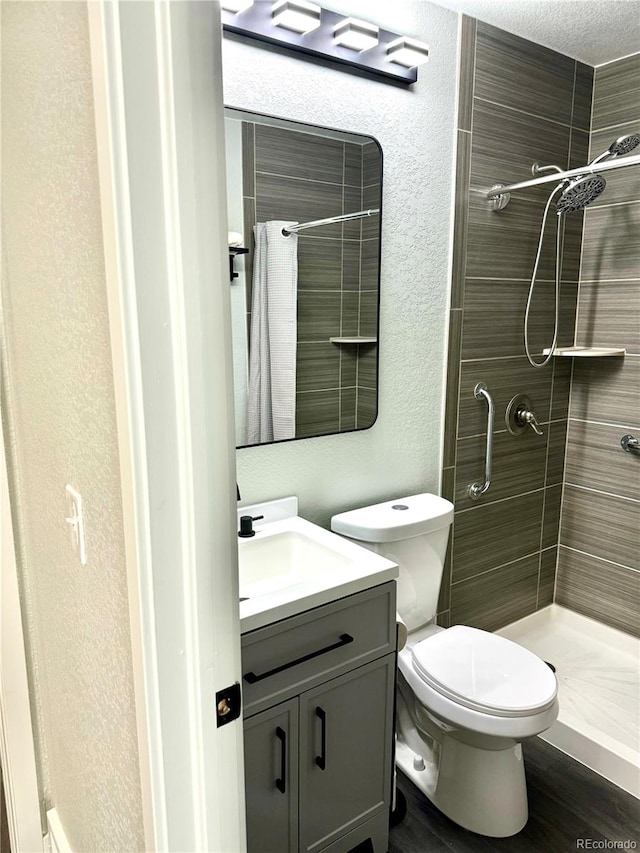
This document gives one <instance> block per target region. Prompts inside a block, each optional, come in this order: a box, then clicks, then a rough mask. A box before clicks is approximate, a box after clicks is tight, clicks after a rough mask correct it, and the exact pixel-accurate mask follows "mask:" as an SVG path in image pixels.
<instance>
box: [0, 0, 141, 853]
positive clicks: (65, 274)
mask: <svg viewBox="0 0 640 853" xmlns="http://www.w3.org/2000/svg"><path fill="white" fill-rule="evenodd" d="M0 12H1V15H2V141H1V145H2V149H1V154H2V188H1V189H2V229H3V233H2V237H3V253H2V254H3V257H2V303H3V305H2V307H3V313H4V330H3V331H4V342H3V347H2V353H3V371H2V378H3V386H4V387H3V394H2V402H3V425H4V428H5V430H6V431H7V443H8V446H9V460H8V463H9V473H10V479H11V484H12V489H13V491H14V495H15V497H16V501H15V507H16V508H17V509H15V515H16V526H17V530H16V533H17V537H18V551H19V555H18V556H19V561H20V569H21V573H22V595H23V600H24V607H25V615H26V624H27V631H28V642H29V646H30V658H31V661H30V664H31V665H30V676H31V682H32V684H31V687H32V691H33V694H34V705H35V708H36V719H37V728H38V733H37V734H38V740H39V744H38V746H39V763H40V768H39V770H40V784H41V793H42V798H43V805H44V807H45V808H49V807H50V806H55V807H56V808H57V810H58V812H59V814H60V818H61V820H62V823H63V825H64V827H65V830H66V832H67V834H68V836H69V840H70V842H71V844H72V846H73V848H74V849H76V850H82V851H106V850H118V851H125V850H136V849H141V848H142V847H143V827H142V813H141V792H140V774H139V764H138V749H137V738H136V719H135V706H134V693H133V677H132V661H131V644H130V631H129V616H128V602H127V586H126V574H125V559H124V541H123V527H122V506H121V496H120V477H119V467H118V450H117V436H116V424H115V411H114V394H113V379H112V372H111V353H110V345H109V329H108V317H107V303H106V292H105V280H104V268H103V254H102V242H101V222H100V206H99V189H98V175H97V163H96V141H95V130H94V120H93V102H92V88H91V69H90V54H89V34H88V22H87V8H86V4H85V3H76V2H53V1H52V0H48V2H29V0H27V2H24V0H20V2H11V0H9V2H7V0H3V2H2V3H1V4H0ZM67 482H69V483H71V484H73V485H74V486H75V487H76V488H78V489H79V490H80V492H81V493H82V495H83V497H84V501H85V513H86V535H87V555H88V565H87V566H85V567H81V566H80V563H79V561H78V559H77V557H76V556H75V555H74V553H73V552H72V550H71V547H70V542H69V535H68V529H67V526H66V524H65V522H64V516H65V500H64V487H65V483H67Z"/></svg>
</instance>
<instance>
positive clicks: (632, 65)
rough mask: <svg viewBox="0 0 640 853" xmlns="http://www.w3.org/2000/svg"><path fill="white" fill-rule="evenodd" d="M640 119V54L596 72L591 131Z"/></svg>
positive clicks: (597, 69) (601, 67)
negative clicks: (630, 117) (630, 119)
mask: <svg viewBox="0 0 640 853" xmlns="http://www.w3.org/2000/svg"><path fill="white" fill-rule="evenodd" d="M629 116H640V53H636V54H635V55H634V56H629V57H628V58H627V59H620V60H619V61H618V62H610V63H609V64H607V65H601V66H600V68H596V74H595V87H594V94H593V117H592V123H591V130H592V131H594V130H600V128H603V127H611V125H614V124H622V123H623V122H625V121H628V120H629Z"/></svg>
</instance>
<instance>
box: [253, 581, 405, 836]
mask: <svg viewBox="0 0 640 853" xmlns="http://www.w3.org/2000/svg"><path fill="white" fill-rule="evenodd" d="M346 638H348V639H346ZM395 649H396V626H395V583H394V582H393V581H392V582H390V583H386V584H382V585H380V586H378V587H374V588H373V589H369V590H366V591H364V592H360V593H356V594H354V595H351V596H348V597H346V598H343V599H340V600H339V601H335V602H332V603H331V604H327V605H323V606H322V607H317V608H315V609H313V610H309V611H306V612H305V613H302V614H299V615H298V616H294V617H291V618H290V619H284V620H282V621H281V622H278V623H275V624H274V625H269V626H267V627H266V628H260V629H257V630H256V631H252V632H249V633H248V634H246V635H244V636H243V638H242V669H243V674H244V675H243V691H244V708H245V721H244V732H245V787H246V802H247V844H248V850H249V853H320V851H325V853H347V851H350V850H352V849H353V848H355V847H357V846H358V845H359V844H361V843H362V842H364V841H366V840H367V839H371V842H372V845H373V851H374V853H386V850H387V842H388V820H389V808H390V798H391V778H392V747H393V704H394V686H395V671H396V655H395ZM265 706H268V707H265Z"/></svg>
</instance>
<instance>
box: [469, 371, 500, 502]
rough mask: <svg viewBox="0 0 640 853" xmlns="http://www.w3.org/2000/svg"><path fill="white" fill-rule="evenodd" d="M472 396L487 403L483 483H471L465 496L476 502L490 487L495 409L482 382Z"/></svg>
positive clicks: (491, 398)
mask: <svg viewBox="0 0 640 853" xmlns="http://www.w3.org/2000/svg"><path fill="white" fill-rule="evenodd" d="M473 395H474V397H475V398H476V400H482V399H483V398H484V399H485V400H486V401H487V407H488V412H487V450H486V453H485V459H484V483H471V485H470V486H469V488H468V489H467V494H468V495H469V497H470V498H471V500H472V501H477V500H478V498H479V497H480V496H481V495H484V494H485V492H487V491H488V489H489V486H490V485H491V457H492V456H493V422H494V421H495V416H496V407H495V404H494V402H493V397H492V396H491V394H490V392H489V389H488V388H487V386H486V385H485V384H484V382H478V384H477V385H476V387H475V388H474V389H473Z"/></svg>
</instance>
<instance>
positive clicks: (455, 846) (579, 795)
mask: <svg viewBox="0 0 640 853" xmlns="http://www.w3.org/2000/svg"><path fill="white" fill-rule="evenodd" d="M523 747H524V755H525V764H526V768H527V787H528V791H529V821H528V823H527V825H526V826H525V828H524V829H523V830H522V832H520V833H518V835H514V836H512V837H511V838H485V837H484V836H482V835H476V834H475V833H473V832H468V831H467V830H465V829H462V828H461V827H459V826H458V825H457V824H455V823H453V822H452V821H450V820H449V819H448V818H447V817H445V816H444V815H443V814H442V813H441V812H439V811H438V809H436V808H435V806H433V805H432V804H431V803H430V802H429V801H428V800H427V799H426V797H425V796H424V795H423V794H422V792H421V791H419V790H418V789H417V788H416V787H415V786H414V785H413V784H412V783H411V782H410V781H409V780H408V779H407V778H406V777H405V776H403V775H402V773H398V787H399V788H400V789H401V791H402V792H403V793H404V795H405V797H406V798H407V805H408V813H407V816H406V817H405V819H404V820H403V821H402V823H400V824H399V825H398V826H396V827H394V828H393V829H392V830H391V836H390V841H389V853H440V851H445V850H446V851H449V853H565V852H566V853H569V851H575V850H579V849H580V847H578V845H577V840H578V839H581V838H583V839H590V840H592V841H593V842H595V844H593V845H589V846H590V847H591V849H598V848H599V849H603V847H604V845H601V844H599V843H598V842H603V841H604V842H606V841H627V840H630V841H631V842H635V848H640V801H638V800H637V799H636V798H635V797H632V796H631V794H627V793H626V792H625V791H622V790H621V789H620V788H618V787H616V786H615V785H613V784H612V783H611V782H608V781H607V780H606V779H603V778H602V777H601V776H598V774H597V773H594V772H593V771H591V770H589V769H588V768H586V767H584V765H582V764H580V763H579V762H577V761H574V760H573V759H572V758H569V756H568V755H565V754H564V753H563V752H560V750H558V749H556V748H555V747H553V746H551V745H550V744H548V743H545V741H543V740H541V739H540V738H532V739H531V740H529V741H526V742H525V743H524V744H523ZM596 845H597V846H596ZM584 849H589V848H588V847H587V846H586V844H585V845H584ZM604 849H606V847H605V848H604ZM631 849H634V848H633V847H632V848H631Z"/></svg>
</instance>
